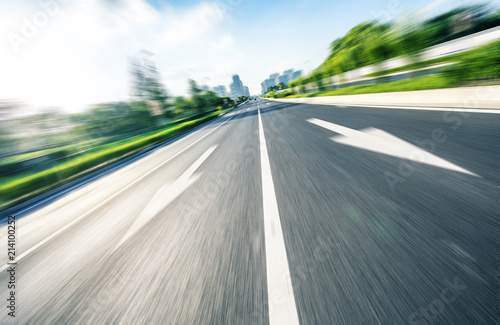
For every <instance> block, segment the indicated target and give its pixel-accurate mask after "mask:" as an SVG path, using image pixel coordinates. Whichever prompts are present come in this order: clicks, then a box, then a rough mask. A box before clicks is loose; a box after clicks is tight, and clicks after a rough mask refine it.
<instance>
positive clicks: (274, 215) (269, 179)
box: [258, 109, 299, 325]
mask: <svg viewBox="0 0 500 325" xmlns="http://www.w3.org/2000/svg"><path fill="white" fill-rule="evenodd" d="M258 112H259V139H260V164H261V173H262V196H263V207H264V232H265V246H266V266H267V295H268V301H269V324H270V325H278V324H280V325H281V324H286V325H295V324H299V319H298V316H297V307H296V305H295V298H294V295H293V287H292V283H291V277H290V270H289V268H288V259H287V257H286V249H285V241H284V239H283V230H282V228H281V221H280V215H279V211H278V203H277V201H276V193H275V192H274V183H273V176H272V173H271V165H270V163H269V156H268V153H267V145H266V137H265V135H264V128H263V126H262V118H261V116H260V109H259V111H258Z"/></svg>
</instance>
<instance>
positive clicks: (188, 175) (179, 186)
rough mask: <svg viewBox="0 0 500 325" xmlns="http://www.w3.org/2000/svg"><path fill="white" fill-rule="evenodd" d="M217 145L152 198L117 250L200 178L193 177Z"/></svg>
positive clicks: (198, 175) (197, 175) (198, 176)
mask: <svg viewBox="0 0 500 325" xmlns="http://www.w3.org/2000/svg"><path fill="white" fill-rule="evenodd" d="M216 147H217V145H215V146H212V147H210V148H209V149H208V150H207V151H205V153H204V154H203V155H202V156H201V157H200V158H198V160H196V161H195V163H194V164H192V165H191V167H189V168H188V169H187V170H186V171H185V172H184V173H183V174H182V175H181V176H180V177H179V178H178V179H177V180H176V181H175V182H174V183H173V184H172V185H171V186H168V185H164V186H162V187H161V188H160V190H158V192H156V194H155V195H154V196H153V197H152V198H151V200H150V201H149V203H148V205H147V206H146V208H145V209H144V210H143V211H142V212H141V214H140V215H139V218H137V220H136V221H135V222H134V224H133V225H132V227H130V229H129V230H128V231H127V233H126V234H125V236H123V238H122V240H121V241H120V243H119V244H118V245H117V246H116V248H115V250H116V249H117V248H118V247H120V246H121V245H122V244H123V243H125V242H126V241H127V240H128V239H129V238H130V237H132V235H134V234H135V233H136V232H138V231H139V230H140V229H142V227H144V226H145V225H146V224H147V223H148V222H149V221H150V220H151V219H153V217H154V216H156V215H157V214H158V213H159V212H160V211H161V210H163V209H164V208H165V207H166V206H167V205H169V204H170V203H171V202H172V201H173V200H175V199H176V198H177V197H178V196H179V195H180V194H181V193H182V192H184V191H185V190H186V189H187V188H188V187H189V186H190V185H192V184H193V183H194V182H196V181H197V180H198V178H200V176H201V173H198V174H196V175H193V174H194V172H195V171H196V170H197V169H198V167H200V166H201V164H203V162H204V161H205V160H206V159H207V158H208V156H210V154H211V153H212V152H213V151H214V150H215V148H216Z"/></svg>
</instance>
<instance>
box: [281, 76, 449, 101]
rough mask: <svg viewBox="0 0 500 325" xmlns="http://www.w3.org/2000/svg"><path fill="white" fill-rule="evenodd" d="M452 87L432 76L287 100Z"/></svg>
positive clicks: (319, 92) (438, 77)
mask: <svg viewBox="0 0 500 325" xmlns="http://www.w3.org/2000/svg"><path fill="white" fill-rule="evenodd" d="M452 86H453V84H452V83H451V82H450V81H449V80H448V79H447V78H445V77H444V76H430V77H421V78H416V79H409V80H399V81H394V82H388V83H384V84H372V85H360V86H352V87H346V88H342V89H337V90H327V91H318V92H315V93H310V94H300V95H292V96H288V97H286V98H300V97H319V96H339V95H357V94H373V93H387V92H397V91H412V90H424V89H439V88H448V87H452Z"/></svg>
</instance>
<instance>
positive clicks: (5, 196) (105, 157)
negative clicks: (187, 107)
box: [0, 109, 231, 209]
mask: <svg viewBox="0 0 500 325" xmlns="http://www.w3.org/2000/svg"><path fill="white" fill-rule="evenodd" d="M230 110H231V109H229V110H226V111H224V112H220V111H215V112H212V113H209V114H208V115H206V116H204V117H201V118H198V119H195V120H191V121H187V122H183V123H180V124H177V125H174V126H169V127H168V128H166V129H163V130H160V131H153V132H150V133H146V134H141V135H138V136H135V137H131V138H128V139H124V140H120V141H116V142H112V143H107V144H103V145H100V146H97V147H96V148H94V149H93V150H92V152H91V153H87V154H84V155H81V156H78V157H74V158H71V159H68V160H66V161H65V162H62V163H59V164H58V165H56V166H53V167H51V168H48V169H46V170H43V171H39V172H27V173H22V174H18V175H14V176H12V177H5V178H2V180H1V181H0V198H1V201H0V208H1V209H4V208H7V207H9V206H12V205H14V204H17V203H20V202H22V201H23V200H26V199H29V198H32V197H34V196H36V195H39V194H41V193H44V192H46V191H49V190H51V189H53V188H56V187H58V186H61V185H63V184H65V183H67V182H69V181H71V180H73V179H75V178H78V177H81V176H83V175H85V174H88V173H89V172H91V171H93V170H95V169H96V168H100V167H103V166H105V165H108V164H110V163H112V162H115V161H117V160H119V159H122V158H124V157H127V156H129V155H131V154H133V153H135V152H138V151H139V150H142V149H144V148H146V147H148V146H151V145H153V144H156V143H159V142H161V141H164V140H166V139H168V138H170V137H173V136H175V135H177V134H179V133H181V132H183V131H186V130H188V129H191V128H193V127H195V126H197V125H200V124H202V123H204V122H206V121H208V120H210V119H213V118H215V117H217V116H220V115H222V114H225V113H227V112H228V111H230Z"/></svg>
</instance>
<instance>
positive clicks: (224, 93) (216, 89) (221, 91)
mask: <svg viewBox="0 0 500 325" xmlns="http://www.w3.org/2000/svg"><path fill="white" fill-rule="evenodd" d="M213 91H214V93H216V94H217V95H218V96H219V97H227V90H226V86H216V87H214V89H213Z"/></svg>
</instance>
